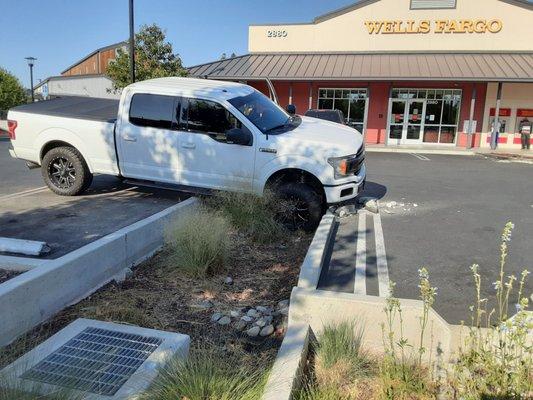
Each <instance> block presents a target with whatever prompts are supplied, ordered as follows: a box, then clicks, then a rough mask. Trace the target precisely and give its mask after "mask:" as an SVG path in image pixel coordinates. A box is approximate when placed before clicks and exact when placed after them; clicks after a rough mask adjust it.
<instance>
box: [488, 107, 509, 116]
mask: <svg viewBox="0 0 533 400" xmlns="http://www.w3.org/2000/svg"><path fill="white" fill-rule="evenodd" d="M495 115H496V109H495V108H491V109H490V116H491V117H494V116H495ZM499 116H500V117H510V116H511V109H510V108H500V115H499Z"/></svg>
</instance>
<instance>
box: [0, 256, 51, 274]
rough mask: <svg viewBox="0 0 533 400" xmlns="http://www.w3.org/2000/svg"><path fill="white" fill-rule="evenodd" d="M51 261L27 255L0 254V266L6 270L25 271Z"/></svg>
mask: <svg viewBox="0 0 533 400" xmlns="http://www.w3.org/2000/svg"><path fill="white" fill-rule="evenodd" d="M52 261H53V260H41V259H38V258H28V257H16V256H0V267H1V268H2V269H5V270H8V271H17V272H26V271H29V270H31V269H34V268H37V267H40V266H41V265H46V264H49V263H51V262H52Z"/></svg>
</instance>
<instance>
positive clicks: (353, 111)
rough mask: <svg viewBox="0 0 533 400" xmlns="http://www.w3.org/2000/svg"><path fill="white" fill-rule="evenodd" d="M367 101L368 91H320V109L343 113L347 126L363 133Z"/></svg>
mask: <svg viewBox="0 0 533 400" xmlns="http://www.w3.org/2000/svg"><path fill="white" fill-rule="evenodd" d="M366 101H367V90H366V89H319V90H318V108H319V109H321V110H340V111H342V113H343V115H344V119H345V121H346V124H348V125H350V126H352V127H353V128H355V129H357V130H358V131H359V132H361V133H362V132H363V129H364V122H365V121H364V120H365V108H366Z"/></svg>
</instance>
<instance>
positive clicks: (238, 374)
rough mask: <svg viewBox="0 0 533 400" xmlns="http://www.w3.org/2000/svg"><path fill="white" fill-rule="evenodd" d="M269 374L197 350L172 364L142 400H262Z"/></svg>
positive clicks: (212, 351)
mask: <svg viewBox="0 0 533 400" xmlns="http://www.w3.org/2000/svg"><path fill="white" fill-rule="evenodd" d="M268 372H269V371H268V370H265V369H263V370H260V369H257V368H253V367H250V366H248V365H247V364H245V363H240V362H238V360H234V359H233V358H232V357H228V355H227V354H224V353H222V352H221V351H218V350H216V349H215V348H213V347H201V348H195V349H191V351H190V353H189V357H188V358H187V359H186V360H180V359H173V360H171V361H170V362H168V363H167V365H165V367H163V368H162V369H161V370H160V371H159V375H158V376H157V378H156V379H155V381H154V382H153V383H152V385H151V386H150V388H149V389H148V390H147V391H146V392H145V393H144V395H143V397H142V399H143V400H144V399H146V400H176V399H187V400H207V399H209V400H259V399H260V398H261V394H262V393H263V390H264V387H265V384H266V380H267V378H268Z"/></svg>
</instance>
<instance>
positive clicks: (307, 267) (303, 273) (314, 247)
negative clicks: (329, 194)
mask: <svg viewBox="0 0 533 400" xmlns="http://www.w3.org/2000/svg"><path fill="white" fill-rule="evenodd" d="M334 225H335V215H333V214H332V213H331V212H329V211H328V212H327V213H326V214H325V215H324V216H323V217H322V220H321V221H320V224H319V225H318V228H317V230H316V232H315V235H314V236H313V240H312V241H311V244H310V245H309V249H308V250H307V254H306V255H305V259H304V261H303V263H302V266H301V268H300V276H299V278H298V287H301V288H304V289H316V288H317V286H318V281H319V279H320V272H321V271H322V265H323V262H324V256H325V253H326V249H327V245H328V243H329V240H330V239H331V233H332V231H333V226H334Z"/></svg>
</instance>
